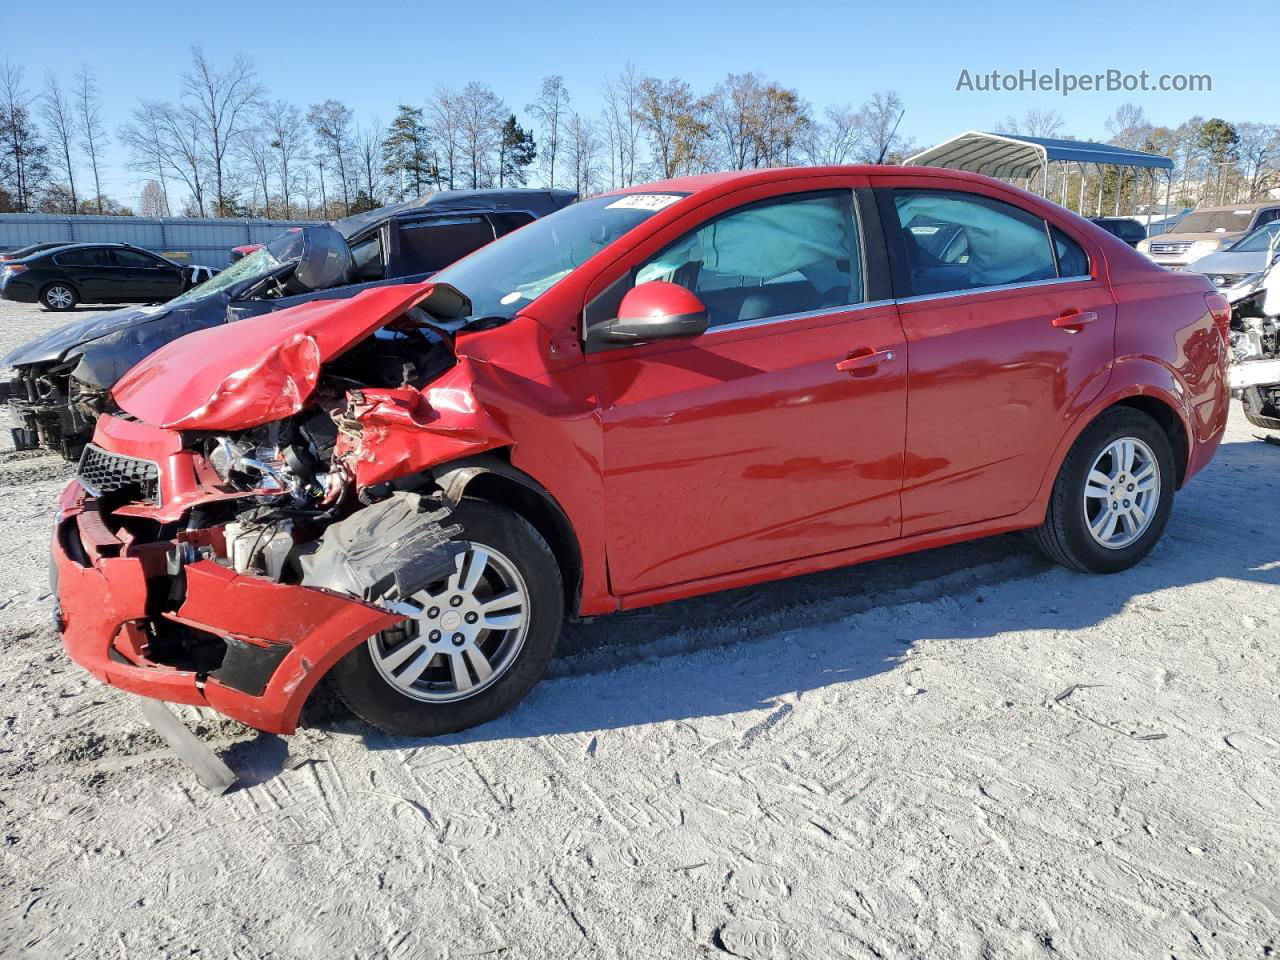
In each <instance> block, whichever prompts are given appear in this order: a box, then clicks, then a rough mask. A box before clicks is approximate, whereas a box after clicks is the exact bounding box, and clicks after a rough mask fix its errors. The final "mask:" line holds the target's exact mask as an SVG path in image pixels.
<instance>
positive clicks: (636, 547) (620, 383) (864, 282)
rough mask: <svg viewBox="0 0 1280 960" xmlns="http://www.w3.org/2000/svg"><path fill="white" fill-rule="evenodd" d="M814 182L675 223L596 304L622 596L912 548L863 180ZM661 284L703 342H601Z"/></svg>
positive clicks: (895, 330)
mask: <svg viewBox="0 0 1280 960" xmlns="http://www.w3.org/2000/svg"><path fill="white" fill-rule="evenodd" d="M802 182H804V183H805V184H806V189H805V190H803V191H802V192H797V189H796V187H795V186H794V184H795V181H792V182H791V183H792V185H791V186H790V189H787V188H786V187H784V186H779V185H776V184H775V185H771V186H770V187H769V188H768V189H767V190H766V189H762V188H755V189H752V190H750V191H740V192H739V194H736V195H734V198H733V199H736V201H737V202H736V203H733V204H732V206H731V207H730V208H729V209H724V208H725V206H726V205H728V203H729V202H722V203H720V204H718V205H716V206H718V209H717V210H716V211H715V212H714V214H713V213H712V212H708V213H699V212H694V213H692V214H690V215H689V216H688V217H685V218H683V219H682V220H680V221H677V222H676V223H674V224H672V225H670V226H669V227H668V228H667V229H666V230H665V231H663V232H662V233H660V234H658V235H657V236H656V237H655V238H651V240H650V242H649V243H647V244H646V246H645V248H642V249H641V250H640V251H637V252H636V254H633V256H632V258H630V260H629V262H628V263H625V264H624V267H625V272H624V273H623V274H622V276H620V277H619V278H617V279H616V280H614V281H613V282H611V283H610V284H609V286H608V287H607V288H606V289H604V290H603V291H601V292H599V294H598V295H597V296H595V297H594V298H593V299H591V300H590V302H589V304H588V309H587V311H586V313H585V320H586V326H587V328H588V329H587V344H588V347H587V349H588V354H587V362H588V364H589V369H590V375H591V376H592V378H593V382H594V385H595V389H596V392H597V396H598V401H599V406H600V418H601V421H602V425H603V459H604V464H603V468H604V469H603V472H604V495H605V508H606V513H607V516H606V528H607V539H608V546H607V551H608V563H609V576H610V580H611V584H612V588H613V589H614V590H615V591H616V592H618V593H620V594H624V595H625V594H631V593H637V592H641V591H644V590H647V589H653V588H657V587H661V586H666V585H671V584H675V583H683V582H687V581H692V580H698V579H701V578H706V577H713V576H716V575H718V574H726V573H730V572H734V571H741V570H745V569H748V568H752V567H763V566H766V565H769V564H776V563H779V562H782V561H786V560H791V559H796V558H800V557H806V556H814V555H818V554H822V553H828V552H831V551H836V550H841V549H844V548H848V547H852V546H856V545H859V544H865V543H871V542H876V541H881V540H886V539H892V538H894V537H896V536H898V532H899V524H900V508H899V503H898V495H899V487H900V484H901V477H902V458H903V444H904V431H905V417H906V379H905V374H906V362H905V357H904V356H903V336H902V329H901V326H900V325H899V323H898V319H897V315H896V312H895V309H894V305H893V303H892V302H891V301H890V300H889V299H888V298H887V282H886V281H887V277H886V276H885V267H884V266H883V255H882V254H883V251H882V247H881V244H880V242H879V235H878V227H876V226H875V225H874V224H873V225H872V226H871V230H872V232H873V237H872V240H873V242H872V243H871V244H868V243H866V242H864V241H865V239H866V236H867V232H868V231H867V229H866V227H865V226H864V225H863V224H862V223H861V222H860V217H859V216H858V207H857V205H856V204H855V202H854V191H853V187H854V186H856V185H857V183H858V182H859V181H856V180H855V179H854V178H849V177H844V178H839V179H832V178H824V180H823V181H814V180H808V181H802ZM730 202H731V201H730ZM872 216H873V217H874V210H873V211H872ZM659 244H664V246H662V248H661V249H657V247H658V246H659ZM869 247H870V248H872V249H874V251H875V252H874V253H873V254H871V255H868V254H867V250H868V248H869ZM615 270H616V268H615ZM650 280H669V281H671V282H675V283H678V284H681V285H682V286H686V287H687V288H689V289H691V290H693V291H694V293H696V294H697V295H698V296H699V297H700V298H701V299H702V300H703V302H704V303H705V304H706V305H707V307H708V312H709V314H710V318H711V327H710V328H709V329H708V330H707V332H706V333H704V334H702V335H700V336H698V337H696V338H693V339H690V340H669V341H666V342H655V343H649V344H636V345H626V346H623V347H620V348H612V349H608V348H602V349H595V348H593V347H592V345H591V337H590V331H591V329H593V328H595V326H596V325H597V324H601V323H604V322H607V321H608V320H609V319H611V318H612V317H613V316H616V314H617V306H618V303H619V302H620V301H621V297H622V295H623V294H624V293H625V291H626V290H627V289H629V288H630V287H631V286H632V285H634V284H637V283H643V282H647V281H650ZM882 290H883V291H884V292H881V291H882ZM593 292H595V288H594V287H593Z"/></svg>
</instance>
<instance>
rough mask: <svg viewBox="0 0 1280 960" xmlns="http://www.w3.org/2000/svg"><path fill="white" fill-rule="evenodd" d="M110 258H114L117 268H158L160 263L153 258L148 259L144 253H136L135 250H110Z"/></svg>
mask: <svg viewBox="0 0 1280 960" xmlns="http://www.w3.org/2000/svg"><path fill="white" fill-rule="evenodd" d="M111 256H112V257H114V258H115V261H116V266H117V267H134V268H137V267H158V266H160V261H159V260H156V259H155V258H154V257H148V256H147V255H146V254H145V253H138V252H137V251H136V250H112V251H111Z"/></svg>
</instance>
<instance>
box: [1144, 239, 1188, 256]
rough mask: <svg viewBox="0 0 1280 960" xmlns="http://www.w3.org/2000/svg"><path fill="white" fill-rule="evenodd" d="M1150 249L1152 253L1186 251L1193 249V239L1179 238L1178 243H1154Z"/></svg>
mask: <svg viewBox="0 0 1280 960" xmlns="http://www.w3.org/2000/svg"><path fill="white" fill-rule="evenodd" d="M1150 249H1151V252H1152V253H1163V254H1170V253H1186V252H1187V251H1188V250H1190V249H1191V241H1190V240H1179V241H1178V242H1177V243H1153V244H1151V248H1150Z"/></svg>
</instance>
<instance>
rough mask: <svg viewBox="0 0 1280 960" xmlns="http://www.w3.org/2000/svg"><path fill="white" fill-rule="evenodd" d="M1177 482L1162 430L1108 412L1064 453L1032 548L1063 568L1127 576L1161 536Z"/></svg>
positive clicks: (1139, 417) (1140, 417)
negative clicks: (1037, 547) (1038, 550)
mask: <svg viewBox="0 0 1280 960" xmlns="http://www.w3.org/2000/svg"><path fill="white" fill-rule="evenodd" d="M1175 477H1176V471H1175V467H1174V461H1173V449H1172V447H1171V445H1170V443H1169V438H1168V437H1167V436H1166V435H1165V432H1164V431H1163V430H1162V429H1161V428H1160V425H1159V424H1158V423H1156V422H1155V420H1153V419H1152V418H1151V417H1149V416H1147V415H1146V414H1145V413H1143V412H1141V411H1140V410H1133V409H1129V408H1125V407H1118V408H1115V409H1112V410H1108V411H1107V412H1106V413H1104V414H1102V415H1101V416H1100V417H1098V419H1097V420H1095V421H1094V422H1093V423H1091V424H1090V425H1089V426H1088V427H1087V428H1085V431H1084V432H1083V433H1082V434H1081V435H1080V436H1079V438H1078V439H1077V440H1076V442H1075V443H1074V444H1073V445H1072V447H1071V451H1070V452H1069V453H1068V454H1067V458H1066V460H1065V461H1064V462H1063V464H1062V469H1061V470H1060V471H1059V473H1058V479H1057V481H1056V482H1055V483H1054V485H1053V492H1052V494H1050V497H1049V507H1048V510H1047V511H1046V513H1045V520H1044V524H1043V525H1041V526H1040V527H1039V528H1038V529H1037V530H1036V541H1037V543H1038V544H1039V546H1040V548H1041V549H1042V550H1043V551H1044V552H1045V553H1046V554H1047V555H1048V557H1049V558H1050V559H1051V560H1054V561H1056V562H1058V563H1060V564H1062V565H1063V566H1067V567H1072V568H1074V569H1076V570H1082V571H1084V572H1086V573H1118V572H1120V571H1121V570H1127V569H1129V568H1130V567H1132V566H1133V565H1134V564H1136V563H1137V562H1138V561H1140V560H1141V559H1142V558H1143V557H1145V556H1146V555H1147V554H1148V553H1150V552H1151V550H1152V548H1153V547H1154V546H1155V545H1156V542H1157V541H1158V540H1159V539H1160V535H1161V534H1162V533H1163V532H1164V528H1165V525H1166V524H1167V523H1168V522H1169V511H1170V510H1171V509H1172V508H1173V489H1174V484H1175Z"/></svg>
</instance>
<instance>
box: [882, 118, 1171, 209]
mask: <svg viewBox="0 0 1280 960" xmlns="http://www.w3.org/2000/svg"><path fill="white" fill-rule="evenodd" d="M1053 163H1056V164H1058V165H1059V167H1060V169H1061V170H1062V171H1063V173H1062V183H1061V197H1060V199H1059V202H1060V203H1061V204H1062V205H1063V206H1066V205H1067V173H1066V171H1067V169H1068V164H1075V165H1076V167H1077V168H1078V169H1079V171H1080V198H1079V202H1078V209H1079V211H1080V215H1081V216H1085V212H1084V203H1085V181H1086V179H1087V177H1086V173H1085V171H1086V164H1092V165H1093V166H1095V167H1097V168H1098V204H1097V215H1098V216H1101V215H1102V188H1103V178H1102V172H1103V168H1105V167H1119V168H1121V170H1120V174H1119V176H1120V184H1121V187H1122V188H1123V184H1124V169H1123V168H1126V167H1131V168H1134V170H1135V176H1138V175H1139V174H1138V173H1137V171H1140V170H1146V171H1148V172H1149V175H1150V178H1151V199H1152V201H1154V200H1155V178H1156V173H1155V171H1157V170H1163V171H1164V172H1165V178H1166V180H1165V194H1164V206H1165V215H1166V216H1167V215H1168V213H1169V199H1170V194H1171V193H1172V191H1173V161H1172V160H1170V159H1169V158H1168V157H1162V156H1160V155H1159V154H1155V153H1143V152H1142V151H1141V150H1128V149H1126V148H1124V147H1116V146H1112V145H1111V144H1109V143H1091V142H1089V141H1087V140H1053V139H1050V138H1048V137H1022V136H1015V135H1013V134H1004V133H983V132H982V131H980V130H967V131H965V132H964V133H962V134H960V135H959V136H958V137H952V138H951V139H950V140H944V141H943V142H942V143H940V144H938V145H937V146H936V147H930V148H929V149H928V150H922V151H921V152H920V153H917V154H916V155H915V156H912V157H908V158H907V159H906V160H904V161H903V165H904V166H915V167H922V166H930V167H947V168H949V169H952V170H965V171H968V172H969V173H982V174H986V175H987V176H989V177H997V178H999V179H1002V180H1024V181H1025V182H1026V186H1027V189H1031V180H1032V178H1033V177H1035V176H1036V174H1039V175H1040V177H1039V180H1040V190H1039V192H1040V193H1041V194H1043V195H1044V196H1045V197H1048V194H1049V165H1050V164H1053ZM1123 192H1124V191H1123V189H1119V190H1117V191H1116V211H1115V212H1116V215H1117V216H1118V215H1119V214H1120V198H1121V196H1122V194H1123ZM1152 206H1154V202H1153V203H1152ZM1150 231H1151V207H1150V206H1148V208H1147V232H1148V233H1150Z"/></svg>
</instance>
